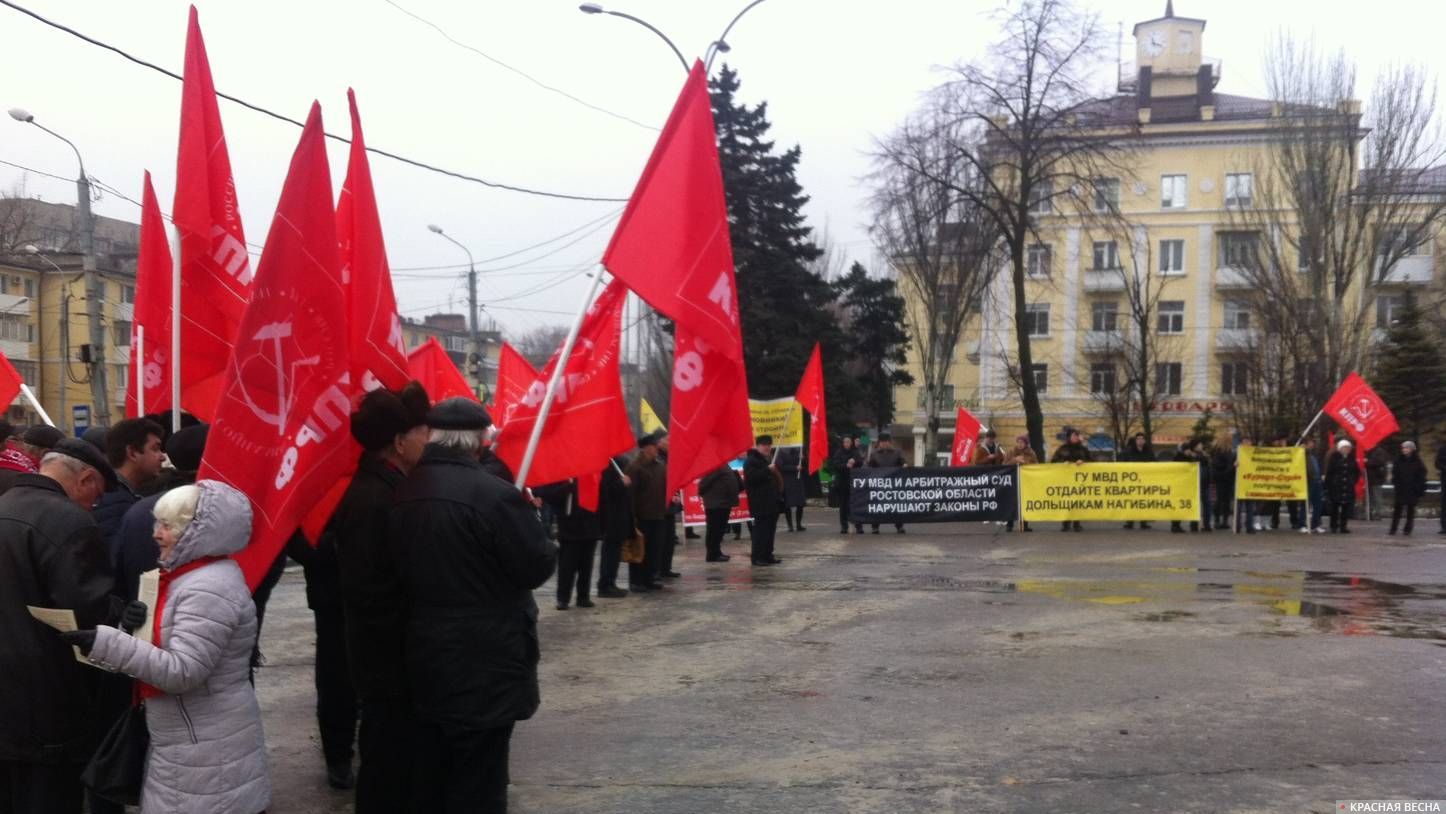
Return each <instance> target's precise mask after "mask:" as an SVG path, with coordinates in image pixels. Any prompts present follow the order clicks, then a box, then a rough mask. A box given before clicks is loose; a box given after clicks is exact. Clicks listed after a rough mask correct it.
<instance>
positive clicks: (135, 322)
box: [126, 172, 173, 418]
mask: <svg viewBox="0 0 1446 814" xmlns="http://www.w3.org/2000/svg"><path fill="white" fill-rule="evenodd" d="M172 271H173V269H172V266H171V244H170V241H168V240H167V239H166V222H165V220H164V219H163V218H162V217H161V205H160V203H158V202H157V201H156V190H155V188H154V187H152V186H151V174H150V172H147V173H146V174H145V182H144V185H143V189H142V190H141V245H140V252H139V254H138V255H137V257H136V295H135V305H134V306H133V315H132V317H131V359H130V367H129V369H128V370H127V371H126V417H127V418H139V417H140V416H141V415H142V414H143V413H160V412H164V411H166V410H169V409H171V273H172ZM141 388H145V390H144V393H143V392H142V389H141ZM142 395H143V396H144V397H143V398H142ZM142 406H144V407H145V410H141V407H142Z"/></svg>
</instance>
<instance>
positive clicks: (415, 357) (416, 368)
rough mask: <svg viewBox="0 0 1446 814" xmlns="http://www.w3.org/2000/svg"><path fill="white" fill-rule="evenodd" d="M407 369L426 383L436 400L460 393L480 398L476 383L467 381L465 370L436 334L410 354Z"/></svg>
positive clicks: (429, 393) (413, 376)
mask: <svg viewBox="0 0 1446 814" xmlns="http://www.w3.org/2000/svg"><path fill="white" fill-rule="evenodd" d="M407 372H408V374H409V375H410V376H411V377H412V378H413V379H416V380H417V381H419V382H421V383H422V387H425V388H426V389H427V395H429V396H431V397H432V401H434V402H437V401H441V400H443V399H450V398H454V397H457V396H461V397H462V398H469V399H472V400H473V401H476V400H477V394H476V393H474V392H472V386H471V385H469V384H467V380H466V379H465V378H463V376H462V371H460V370H458V369H457V365H455V364H454V363H453V362H452V357H450V356H448V355H447V351H445V350H443V349H442V343H440V342H438V341H437V337H435V336H433V337H428V339H427V341H426V342H423V343H422V344H421V345H418V346H417V347H415V348H413V349H412V352H411V353H409V354H407Z"/></svg>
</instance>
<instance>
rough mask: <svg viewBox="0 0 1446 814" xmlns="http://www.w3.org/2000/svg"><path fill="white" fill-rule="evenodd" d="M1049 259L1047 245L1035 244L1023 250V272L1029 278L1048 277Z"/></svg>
mask: <svg viewBox="0 0 1446 814" xmlns="http://www.w3.org/2000/svg"><path fill="white" fill-rule="evenodd" d="M1049 257H1050V251H1049V244H1047V243H1035V244H1034V245H1032V246H1030V247H1029V248H1028V249H1026V250H1025V261H1026V263H1025V271H1026V272H1027V273H1028V274H1029V276H1030V277H1048V276H1049Z"/></svg>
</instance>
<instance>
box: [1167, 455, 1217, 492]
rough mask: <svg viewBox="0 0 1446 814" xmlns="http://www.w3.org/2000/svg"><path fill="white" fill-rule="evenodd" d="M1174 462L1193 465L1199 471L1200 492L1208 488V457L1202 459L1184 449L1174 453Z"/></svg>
mask: <svg viewBox="0 0 1446 814" xmlns="http://www.w3.org/2000/svg"><path fill="white" fill-rule="evenodd" d="M1174 460H1175V461H1176V462H1178V463H1191V464H1195V468H1196V469H1198V470H1200V491H1201V492H1204V491H1205V490H1206V489H1207V488H1209V487H1210V459H1209V457H1202V456H1199V455H1195V454H1194V453H1191V452H1189V451H1187V450H1185V449H1179V450H1176V451H1175V457H1174Z"/></svg>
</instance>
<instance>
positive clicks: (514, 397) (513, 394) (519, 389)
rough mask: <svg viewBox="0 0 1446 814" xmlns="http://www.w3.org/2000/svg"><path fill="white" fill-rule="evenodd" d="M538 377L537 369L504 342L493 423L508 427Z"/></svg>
mask: <svg viewBox="0 0 1446 814" xmlns="http://www.w3.org/2000/svg"><path fill="white" fill-rule="evenodd" d="M537 377H538V373H537V368H535V367H533V366H532V363H531V362H529V361H527V359H526V358H524V357H523V356H522V354H520V353H518V352H517V349H516V348H514V347H512V346H511V345H509V344H507V343H506V342H503V343H502V351H501V352H500V353H499V354H498V355H497V392H496V394H495V395H494V396H493V397H492V423H494V424H496V425H497V426H499V427H503V426H506V425H507V420H508V418H509V417H510V416H511V415H512V411H513V410H514V409H516V407H517V404H518V403H519V402H520V401H522V397H523V396H525V395H527V388H529V387H531V386H532V383H533V382H534V381H537Z"/></svg>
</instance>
